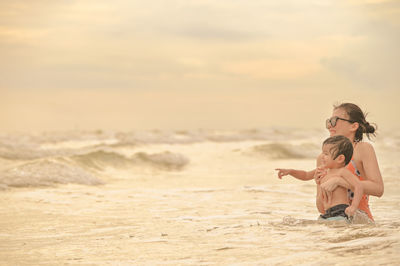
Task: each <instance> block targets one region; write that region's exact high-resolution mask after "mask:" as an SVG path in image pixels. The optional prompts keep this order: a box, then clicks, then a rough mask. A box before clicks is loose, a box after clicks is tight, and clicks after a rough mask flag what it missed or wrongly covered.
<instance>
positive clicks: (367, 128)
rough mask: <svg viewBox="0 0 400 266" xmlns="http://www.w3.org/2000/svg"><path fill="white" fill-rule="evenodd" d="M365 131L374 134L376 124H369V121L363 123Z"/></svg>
mask: <svg viewBox="0 0 400 266" xmlns="http://www.w3.org/2000/svg"><path fill="white" fill-rule="evenodd" d="M365 131H366V132H365V133H368V134H374V133H375V131H376V125H371V124H370V123H368V122H366V123H365Z"/></svg>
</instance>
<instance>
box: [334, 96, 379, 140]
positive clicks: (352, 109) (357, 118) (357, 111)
mask: <svg viewBox="0 0 400 266" xmlns="http://www.w3.org/2000/svg"><path fill="white" fill-rule="evenodd" d="M333 107H334V109H343V110H345V111H346V113H347V115H348V116H349V120H351V121H353V122H357V123H358V124H359V127H358V129H357V131H356V135H355V137H354V141H362V139H363V134H366V135H367V137H368V139H371V135H372V136H374V137H375V136H376V130H377V129H378V126H377V125H376V124H375V123H373V124H372V125H371V124H370V123H369V122H367V120H366V119H365V118H366V116H367V113H364V112H363V111H362V110H361V108H360V107H358V106H357V105H356V104H354V103H342V104H339V105H334V106H333Z"/></svg>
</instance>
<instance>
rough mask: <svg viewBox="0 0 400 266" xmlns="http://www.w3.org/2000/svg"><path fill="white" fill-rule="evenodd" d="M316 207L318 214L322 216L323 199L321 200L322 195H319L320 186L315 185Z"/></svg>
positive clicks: (323, 210) (323, 211)
mask: <svg viewBox="0 0 400 266" xmlns="http://www.w3.org/2000/svg"><path fill="white" fill-rule="evenodd" d="M316 205H317V209H318V211H319V212H320V213H322V214H324V213H325V208H324V203H323V198H322V195H321V186H320V185H317V199H316Z"/></svg>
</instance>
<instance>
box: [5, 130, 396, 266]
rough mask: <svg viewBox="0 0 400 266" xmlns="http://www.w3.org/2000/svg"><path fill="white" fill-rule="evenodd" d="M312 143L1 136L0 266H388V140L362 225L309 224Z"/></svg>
mask: <svg viewBox="0 0 400 266" xmlns="http://www.w3.org/2000/svg"><path fill="white" fill-rule="evenodd" d="M326 137H328V133H327V132H326V131H324V130H311V129H308V130H299V129H288V128H287V129H284V128H279V129H277V128H275V129H251V130H231V131H229V130H210V129H207V130H206V129H204V130H200V129H199V130H192V131H189V130H176V131H166V130H151V131H132V132H114V131H102V130H98V131H78V130H76V131H68V132H44V133H30V134H27V133H26V134H25V133H13V134H11V133H10V134H5V133H3V134H0V206H1V207H0V215H1V219H0V265H64V264H67V265H68V264H72V265H320V264H324V265H370V264H371V263H372V264H374V265H398V261H399V259H400V230H399V228H400V220H399V219H400V193H399V192H400V182H399V180H398V177H397V176H398V173H399V172H400V164H399V163H398V158H400V133H398V132H385V133H381V134H379V135H378V136H377V138H376V140H375V141H374V142H372V144H373V145H374V148H375V151H376V153H377V157H378V161H379V164H380V169H381V172H382V176H383V180H384V183H385V193H384V195H383V196H382V197H381V198H377V197H372V196H371V197H370V206H371V210H372V213H373V215H374V218H375V224H343V223H340V222H329V223H326V222H321V221H317V217H318V211H317V208H316V206H315V194H316V187H315V183H314V181H307V182H305V181H299V180H295V179H294V178H291V177H284V178H283V179H282V180H280V179H278V177H277V175H276V171H275V170H274V169H275V168H296V169H304V170H311V169H313V168H314V167H315V158H316V156H317V155H318V154H319V152H320V150H321V143H322V141H323V140H324V139H325V138H326Z"/></svg>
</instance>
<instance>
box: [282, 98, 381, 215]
mask: <svg viewBox="0 0 400 266" xmlns="http://www.w3.org/2000/svg"><path fill="white" fill-rule="evenodd" d="M365 117H366V115H365V114H364V112H363V111H362V110H361V109H360V107H358V106H357V105H355V104H353V103H342V104H340V105H337V106H334V109H333V113H332V117H331V118H329V119H327V120H326V128H327V129H328V130H329V133H330V136H331V137H332V136H336V135H343V136H345V137H347V138H348V139H350V141H351V142H352V143H353V147H354V153H353V158H352V160H351V162H350V163H349V164H348V165H347V168H348V169H349V170H350V171H351V172H352V173H353V174H355V175H356V176H357V177H358V178H359V179H360V180H361V183H362V186H363V190H364V195H363V198H362V200H361V202H360V205H359V206H358V209H359V210H360V211H361V212H363V213H365V214H366V215H368V217H369V219H371V220H372V221H373V217H372V214H371V211H370V209H369V205H368V200H369V198H368V196H369V195H372V196H377V197H381V196H382V195H383V190H384V187H383V180H382V175H381V172H380V170H379V165H378V160H377V158H376V154H375V150H374V148H373V146H372V145H371V144H370V143H368V142H363V141H362V140H363V136H364V134H366V135H367V137H368V138H369V139H370V137H371V135H372V136H375V131H376V126H373V125H371V124H370V123H369V122H367V120H366V119H365ZM317 160H318V159H317ZM317 164H318V162H317ZM318 165H319V164H318ZM276 170H278V177H279V178H282V177H283V176H285V175H291V176H294V177H295V178H297V179H300V180H311V179H313V178H315V180H316V182H317V183H318V182H319V180H320V179H321V177H322V176H324V173H325V170H324V169H321V168H317V169H314V170H312V171H309V172H306V171H302V170H294V169H276ZM338 186H342V187H345V188H347V189H349V197H350V199H351V197H352V195H351V194H352V193H351V191H350V190H351V189H352V187H351V185H350V184H348V183H347V182H346V181H345V180H344V179H343V178H341V177H336V178H332V179H330V180H329V181H327V182H325V183H323V184H321V193H322V196H323V198H325V199H326V200H328V201H329V200H330V196H331V194H332V191H334V190H335V189H336V188H337V187H338Z"/></svg>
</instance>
